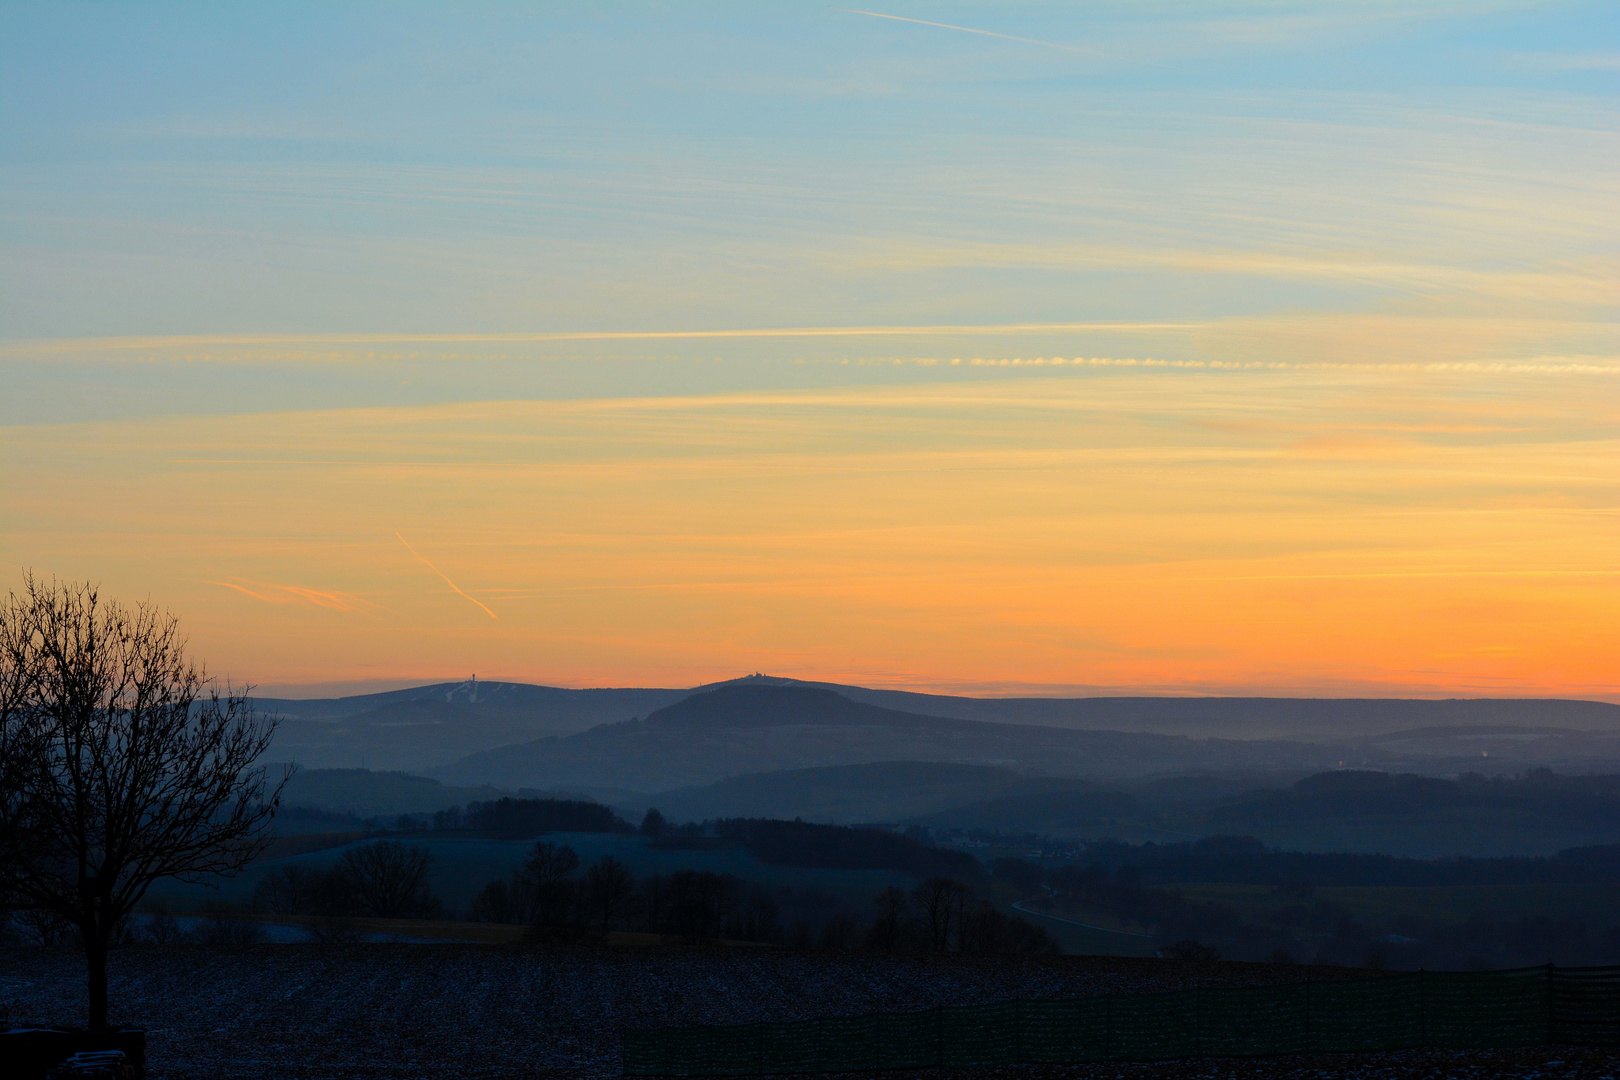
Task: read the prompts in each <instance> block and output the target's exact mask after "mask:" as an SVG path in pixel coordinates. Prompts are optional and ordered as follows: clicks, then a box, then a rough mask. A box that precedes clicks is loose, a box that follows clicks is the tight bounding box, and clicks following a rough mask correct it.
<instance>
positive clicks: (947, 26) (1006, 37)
mask: <svg viewBox="0 0 1620 1080" xmlns="http://www.w3.org/2000/svg"><path fill="white" fill-rule="evenodd" d="M834 10H835V11H846V12H848V13H849V14H851V15H866V16H868V17H870V18H873V19H892V20H893V21H894V22H903V23H916V24H917V25H918V26H936V27H938V28H939V29H941V30H959V31H961V32H962V33H964V34H977V35H979V36H980V37H990V38H1000V39H1001V40H1003V41H1017V42H1020V43H1021V44H1024V45H1039V46H1041V47H1043V48H1047V49H1062V50H1063V51H1064V52H1071V53H1078V54H1080V55H1082V56H1100V55H1102V54H1101V53H1099V52H1097V51H1096V50H1095V49H1082V48H1080V47H1078V46H1076V45H1060V44H1058V43H1057V42H1055V41H1039V40H1037V39H1035V38H1027V37H1017V36H1015V35H1013V34H998V33H996V32H995V31H994V30H977V29H975V28H973V27H971V26H956V25H954V24H952V23H942V22H930V21H928V20H927V19H908V18H906V17H905V16H904V15H885V14H883V13H882V12H880V11H862V10H860V9H859V8H846V7H841V8H835V9H834Z"/></svg>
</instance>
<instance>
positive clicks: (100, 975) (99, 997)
mask: <svg viewBox="0 0 1620 1080" xmlns="http://www.w3.org/2000/svg"><path fill="white" fill-rule="evenodd" d="M84 960H85V963H86V964H87V965H88V966H89V968H90V1028H91V1030H97V1029H100V1028H104V1027H106V1026H107V942H106V940H105V939H104V938H103V937H102V935H100V934H98V933H89V934H85V935H84Z"/></svg>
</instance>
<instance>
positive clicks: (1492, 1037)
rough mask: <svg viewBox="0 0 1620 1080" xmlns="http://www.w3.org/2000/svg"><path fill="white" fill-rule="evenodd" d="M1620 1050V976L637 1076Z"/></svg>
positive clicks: (1226, 995) (769, 1037)
mask: <svg viewBox="0 0 1620 1080" xmlns="http://www.w3.org/2000/svg"><path fill="white" fill-rule="evenodd" d="M1547 1043H1556V1044H1560V1045H1569V1044H1573V1045H1585V1046H1601V1045H1615V1044H1620V967H1605V968H1554V967H1552V966H1551V965H1548V966H1547V967H1537V968H1521V969H1515V970H1511V971H1484V972H1430V971H1424V972H1413V973H1409V974H1402V975H1388V976H1381V977H1378V978H1368V979H1353V980H1347V981H1342V982H1300V983H1288V984H1284V985H1281V986H1243V987H1222V988H1210V989H1194V990H1175V991H1169V992H1166V993H1158V994H1129V995H1113V996H1108V997H1091V998H1077V999H1073V1000H1065V1001H1007V1002H998V1003H996V1004H991V1005H961V1006H953V1007H942V1008H937V1009H930V1010H928V1011H926V1012H912V1013H875V1014H871V1015H868V1016H850V1017H829V1018H822V1019H815V1020H798V1021H792V1022H788V1023H780V1024H740V1025H734V1026H728V1027H666V1028H644V1029H639V1030H636V1029H629V1030H626V1031H625V1033H624V1075H626V1076H745V1075H763V1074H769V1073H822V1072H853V1071H866V1070H880V1069H922V1068H934V1067H943V1066H946V1065H949V1066H953V1067H994V1066H1000V1065H1033V1064H1049V1065H1070V1064H1079V1063H1082V1062H1088V1061H1157V1060H1164V1059H1169V1058H1188V1057H1265V1056H1272V1055H1278V1054H1302V1053H1344V1052H1352V1051H1377V1050H1405V1049H1410V1048H1413V1047H1420V1046H1424V1047H1448V1048H1456V1049H1492V1048H1505V1047H1523V1046H1538V1045H1543V1044H1547Z"/></svg>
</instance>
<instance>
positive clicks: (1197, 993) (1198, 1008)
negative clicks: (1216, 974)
mask: <svg viewBox="0 0 1620 1080" xmlns="http://www.w3.org/2000/svg"><path fill="white" fill-rule="evenodd" d="M1203 1056H1204V994H1203V990H1202V988H1201V987H1197V986H1195V987H1193V1057H1197V1058H1201V1057H1203Z"/></svg>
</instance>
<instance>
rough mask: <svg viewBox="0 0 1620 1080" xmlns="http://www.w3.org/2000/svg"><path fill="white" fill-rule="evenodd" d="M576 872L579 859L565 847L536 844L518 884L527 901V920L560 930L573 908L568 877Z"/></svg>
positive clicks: (572, 888) (549, 843)
mask: <svg viewBox="0 0 1620 1080" xmlns="http://www.w3.org/2000/svg"><path fill="white" fill-rule="evenodd" d="M578 869H579V855H577V854H576V853H575V852H574V849H573V848H571V847H569V846H568V845H567V844H553V843H551V842H550V841H549V840H541V841H538V842H537V843H536V844H535V845H534V851H533V852H532V853H531V854H530V855H529V858H528V861H527V862H525V863H524V864H523V866H522V867H521V868H520V869H519V870H518V872H517V881H516V882H514V884H521V885H522V886H523V890H522V891H525V892H527V894H528V896H529V897H530V903H531V905H532V906H531V909H530V912H529V917H530V919H531V920H532V921H533V922H534V923H535V924H536V925H539V926H561V925H562V924H563V923H565V922H567V921H568V915H569V912H570V910H571V909H572V908H573V906H574V883H573V882H571V881H569V880H568V875H569V874H572V873H573V872H574V871H575V870H578Z"/></svg>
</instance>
